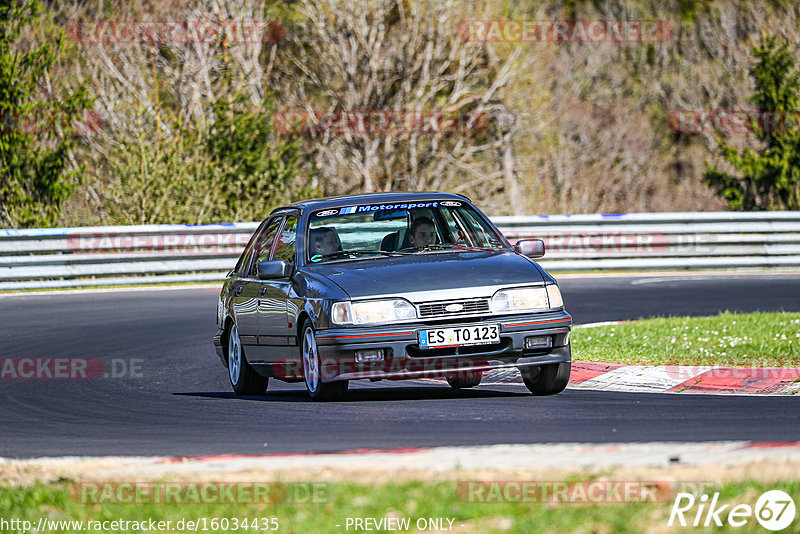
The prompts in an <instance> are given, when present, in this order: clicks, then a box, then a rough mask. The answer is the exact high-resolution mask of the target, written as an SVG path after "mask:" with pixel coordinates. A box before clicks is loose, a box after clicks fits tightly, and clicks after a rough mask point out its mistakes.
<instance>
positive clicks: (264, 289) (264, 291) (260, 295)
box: [258, 286, 267, 297]
mask: <svg viewBox="0 0 800 534" xmlns="http://www.w3.org/2000/svg"><path fill="white" fill-rule="evenodd" d="M266 292H267V287H266V286H264V287H262V288H261V289H259V290H258V296H259V297H263V296H264V293H266Z"/></svg>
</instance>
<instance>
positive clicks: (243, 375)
mask: <svg viewBox="0 0 800 534" xmlns="http://www.w3.org/2000/svg"><path fill="white" fill-rule="evenodd" d="M237 350H238V355H237V353H236V351H237ZM237 363H238V369H237V368H236V367H237ZM228 379H230V381H231V387H232V388H233V391H235V392H236V394H237V395H263V394H264V392H265V391H267V386H269V377H268V376H261V375H260V374H258V373H256V372H255V370H254V369H253V368H252V367H250V364H249V363H247V357H246V356H245V353H244V347H243V346H242V342H241V339H240V338H239V329H238V328H237V327H236V323H233V324H232V325H231V329H230V330H229V331H228Z"/></svg>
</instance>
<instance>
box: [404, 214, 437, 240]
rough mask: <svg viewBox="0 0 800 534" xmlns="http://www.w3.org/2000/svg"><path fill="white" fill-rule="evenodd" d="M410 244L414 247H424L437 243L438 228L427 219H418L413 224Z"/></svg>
mask: <svg viewBox="0 0 800 534" xmlns="http://www.w3.org/2000/svg"><path fill="white" fill-rule="evenodd" d="M408 242H409V243H411V245H412V246H414V247H424V246H426V245H430V244H431V243H435V242H436V228H435V227H434V226H433V221H432V220H430V219H429V218H427V217H418V218H416V219H414V222H413V223H411V230H410V233H409V235H408Z"/></svg>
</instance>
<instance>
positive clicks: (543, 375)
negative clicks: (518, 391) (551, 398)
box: [520, 362, 572, 395]
mask: <svg viewBox="0 0 800 534" xmlns="http://www.w3.org/2000/svg"><path fill="white" fill-rule="evenodd" d="M571 367H572V362H563V363H551V364H548V365H541V366H539V367H533V368H531V367H528V368H523V369H520V373H521V374H522V381H523V382H525V387H527V388H528V390H529V391H530V392H531V393H533V394H534V395H555V394H556V393H561V392H562V391H564V389H565V388H566V387H567V384H568V383H569V373H570V368H571Z"/></svg>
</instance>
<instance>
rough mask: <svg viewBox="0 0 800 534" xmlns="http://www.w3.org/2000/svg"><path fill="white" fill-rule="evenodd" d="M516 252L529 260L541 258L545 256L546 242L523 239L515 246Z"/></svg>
mask: <svg viewBox="0 0 800 534" xmlns="http://www.w3.org/2000/svg"><path fill="white" fill-rule="evenodd" d="M514 250H515V251H517V253H518V254H522V255H523V256H528V257H529V258H541V257H542V256H544V241H542V240H541V239H522V240H520V241H517V244H516V245H514Z"/></svg>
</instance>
